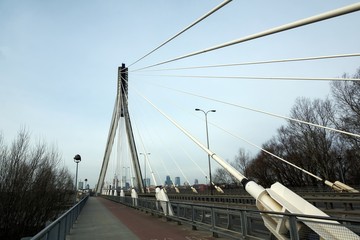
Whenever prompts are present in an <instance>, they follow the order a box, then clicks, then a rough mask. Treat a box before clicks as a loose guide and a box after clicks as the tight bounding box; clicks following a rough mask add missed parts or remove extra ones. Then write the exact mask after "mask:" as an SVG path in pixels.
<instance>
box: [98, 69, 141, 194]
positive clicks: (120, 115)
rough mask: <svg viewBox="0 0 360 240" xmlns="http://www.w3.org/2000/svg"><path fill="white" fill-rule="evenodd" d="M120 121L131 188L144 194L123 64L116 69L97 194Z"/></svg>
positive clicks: (126, 73) (102, 184) (102, 182)
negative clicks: (128, 165) (124, 133)
mask: <svg viewBox="0 0 360 240" xmlns="http://www.w3.org/2000/svg"><path fill="white" fill-rule="evenodd" d="M120 120H124V121H125V127H126V137H127V140H128V144H129V148H130V155H131V163H132V169H133V171H134V173H135V182H134V185H133V187H135V189H134V190H137V191H140V192H142V193H144V184H143V181H142V179H143V178H142V174H141V169H140V164H139V158H138V154H137V150H136V145H135V140H134V135H133V132H132V127H131V121H130V116H129V110H128V69H127V68H126V67H125V64H122V66H121V67H119V69H118V84H117V94H116V100H115V106H114V110H113V115H112V119H111V124H110V130H109V135H108V139H107V143H106V148H105V154H104V158H103V163H102V166H101V171H100V175H99V180H98V183H97V185H96V193H97V194H101V192H102V188H103V187H104V180H105V175H106V171H107V168H108V165H109V159H110V154H111V151H112V147H113V144H114V139H115V135H116V130H117V128H118V126H119V121H120ZM132 195H134V196H137V194H136V195H135V194H132Z"/></svg>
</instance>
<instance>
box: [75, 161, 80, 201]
mask: <svg viewBox="0 0 360 240" xmlns="http://www.w3.org/2000/svg"><path fill="white" fill-rule="evenodd" d="M74 162H75V163H76V175H75V176H76V177H75V202H76V197H77V177H78V165H79V162H81V156H80V155H79V154H76V155H75V157H74Z"/></svg>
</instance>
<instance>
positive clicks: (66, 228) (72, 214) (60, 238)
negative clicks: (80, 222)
mask: <svg viewBox="0 0 360 240" xmlns="http://www.w3.org/2000/svg"><path fill="white" fill-rule="evenodd" d="M88 198H89V196H86V197H85V198H83V199H82V200H81V201H80V202H78V203H77V204H76V205H74V206H73V207H72V208H70V209H69V210H68V211H67V212H65V213H64V214H63V215H61V216H60V217H59V218H58V219H56V220H55V221H53V222H52V223H50V224H49V225H48V226H47V227H46V228H44V229H43V230H41V231H40V232H39V233H38V234H36V235H35V236H34V237H32V238H30V239H31V240H65V239H66V235H67V234H69V233H70V229H71V227H72V225H73V224H74V223H75V221H76V219H77V218H78V216H79V215H80V212H81V210H82V208H83V207H84V205H85V203H86V201H87V200H88Z"/></svg>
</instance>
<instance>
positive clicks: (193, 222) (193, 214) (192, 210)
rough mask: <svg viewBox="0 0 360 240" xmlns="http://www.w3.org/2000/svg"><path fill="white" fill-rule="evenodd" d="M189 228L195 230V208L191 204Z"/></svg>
mask: <svg viewBox="0 0 360 240" xmlns="http://www.w3.org/2000/svg"><path fill="white" fill-rule="evenodd" d="M191 222H192V224H191V229H192V230H197V228H196V224H195V209H194V205H191Z"/></svg>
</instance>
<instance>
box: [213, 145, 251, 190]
mask: <svg viewBox="0 0 360 240" xmlns="http://www.w3.org/2000/svg"><path fill="white" fill-rule="evenodd" d="M250 161H251V158H250V153H248V152H246V151H245V150H244V149H242V148H240V149H239V152H238V154H237V155H236V156H235V158H234V161H232V162H229V163H230V165H231V166H233V167H234V168H235V169H236V170H238V171H239V172H241V173H245V171H246V169H247V167H248V164H249V162H250ZM213 176H214V180H213V181H214V182H216V183H224V184H237V183H238V181H237V180H236V179H235V178H234V177H233V176H232V175H231V174H230V173H229V172H228V171H226V170H225V169H224V168H222V167H221V168H217V169H216V170H215V173H214V174H213Z"/></svg>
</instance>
